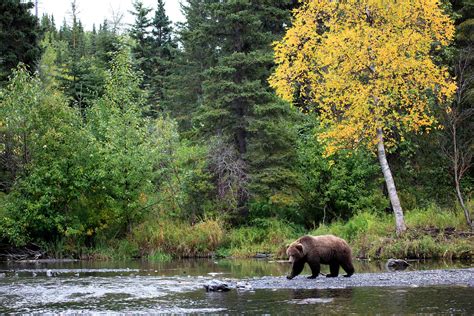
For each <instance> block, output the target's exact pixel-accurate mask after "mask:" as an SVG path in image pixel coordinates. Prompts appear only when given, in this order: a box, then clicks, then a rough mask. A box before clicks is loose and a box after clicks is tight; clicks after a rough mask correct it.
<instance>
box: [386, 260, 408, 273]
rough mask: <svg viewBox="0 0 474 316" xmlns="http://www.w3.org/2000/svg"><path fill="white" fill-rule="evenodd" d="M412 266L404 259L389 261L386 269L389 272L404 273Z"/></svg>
mask: <svg viewBox="0 0 474 316" xmlns="http://www.w3.org/2000/svg"><path fill="white" fill-rule="evenodd" d="M409 265H410V264H409V263H408V262H406V261H405V260H403V259H388V260H387V263H386V264H385V267H386V268H387V270H388V271H402V270H405V269H406V268H407V267H408V266H409Z"/></svg>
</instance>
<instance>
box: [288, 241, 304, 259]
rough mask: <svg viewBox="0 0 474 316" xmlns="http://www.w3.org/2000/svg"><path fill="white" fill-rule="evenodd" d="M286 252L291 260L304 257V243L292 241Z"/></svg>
mask: <svg viewBox="0 0 474 316" xmlns="http://www.w3.org/2000/svg"><path fill="white" fill-rule="evenodd" d="M286 254H287V255H288V260H289V261H290V262H295V261H296V260H299V259H301V258H303V257H304V253H303V245H302V244H301V243H299V242H296V241H295V242H293V243H291V244H290V245H289V246H288V248H287V249H286Z"/></svg>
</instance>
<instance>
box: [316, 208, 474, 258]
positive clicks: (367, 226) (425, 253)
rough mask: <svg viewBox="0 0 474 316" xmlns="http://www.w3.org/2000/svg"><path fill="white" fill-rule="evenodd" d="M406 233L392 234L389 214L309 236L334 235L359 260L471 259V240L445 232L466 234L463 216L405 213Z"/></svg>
mask: <svg viewBox="0 0 474 316" xmlns="http://www.w3.org/2000/svg"><path fill="white" fill-rule="evenodd" d="M405 222H406V225H407V227H408V230H407V232H406V233H405V234H403V235H402V236H399V237H398V236H397V235H396V233H395V223H394V218H393V215H392V214H373V213H367V212H364V213H359V214H357V215H355V216H354V217H352V218H351V219H350V220H349V221H347V222H345V223H343V222H334V223H332V224H330V225H322V226H320V227H318V228H317V229H315V230H313V231H311V232H310V234H312V235H323V234H334V235H336V236H339V237H342V238H344V239H346V240H347V241H348V242H349V244H350V245H351V247H352V249H353V253H354V255H355V256H357V257H361V258H375V259H377V258H447V259H453V258H472V256H473V255H474V254H473V252H474V240H473V238H472V237H471V238H467V237H463V236H460V235H459V234H456V233H454V234H451V233H449V232H445V229H448V230H454V231H455V232H459V231H467V230H468V227H467V225H466V224H465V219H464V215H463V213H462V212H461V211H459V210H455V211H454V210H447V209H442V208H440V207H437V206H434V205H431V206H429V207H427V208H423V209H414V210H411V211H407V212H406V213H405Z"/></svg>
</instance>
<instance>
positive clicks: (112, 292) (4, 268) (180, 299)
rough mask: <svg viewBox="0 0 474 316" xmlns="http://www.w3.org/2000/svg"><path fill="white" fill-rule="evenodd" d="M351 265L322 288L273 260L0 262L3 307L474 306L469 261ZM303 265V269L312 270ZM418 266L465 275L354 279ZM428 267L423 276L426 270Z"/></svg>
mask: <svg viewBox="0 0 474 316" xmlns="http://www.w3.org/2000/svg"><path fill="white" fill-rule="evenodd" d="M355 267H356V274H355V275H354V276H353V277H352V278H350V279H351V281H353V283H347V282H346V280H349V279H347V278H343V277H340V278H337V279H331V280H330V281H331V282H332V283H331V284H333V285H334V284H336V285H337V286H336V287H334V286H331V287H332V288H326V286H325V284H329V283H328V281H326V280H327V279H326V278H324V277H321V278H318V279H316V280H306V279H304V276H299V277H297V278H295V279H294V280H296V281H295V282H296V283H295V282H292V281H293V280H291V281H288V280H286V279H285V278H284V276H285V275H286V274H287V273H288V271H289V268H290V266H289V264H288V263H285V262H278V261H271V260H229V259H219V260H212V259H200V260H179V261H173V262H169V263H153V262H142V261H130V262H89V261H79V262H56V263H51V262H49V263H48V262H35V263H33V262H27V263H20V262H10V263H7V262H0V314H4V313H22V314H25V313H40V314H44V313H54V314H57V313H61V314H77V313H138V314H148V313H153V314H155V313H169V314H188V313H198V314H205V313H211V314H270V315H281V314H283V315H285V314H295V315H302V314H313V315H314V314H322V315H326V314H350V313H356V314H365V315H366V314H413V313H425V314H466V315H473V314H474V294H473V293H474V288H473V286H474V280H470V278H471V276H474V269H472V268H473V267H474V263H473V262H456V263H453V262H430V261H425V262H411V266H410V267H409V268H408V269H407V270H406V271H403V272H389V271H387V270H386V268H385V266H384V264H383V263H380V262H366V261H363V262H361V261H356V262H355ZM306 269H307V268H306ZM306 269H305V271H303V275H304V274H306V275H308V274H309V270H306ZM460 269H464V270H460ZM423 271H428V272H429V271H435V272H433V273H435V274H437V273H438V271H439V272H440V274H439V275H440V279H443V278H446V277H447V276H448V277H451V276H453V277H454V278H455V275H463V276H464V277H465V278H467V281H466V279H465V278H464V280H463V281H462V282H461V281H460V282H456V280H453V282H451V283H452V284H449V285H446V284H441V285H439V284H438V285H426V284H424V285H422V286H419V285H417V284H409V283H403V284H394V285H392V284H390V285H389V286H382V285H380V286H379V285H378V284H370V286H368V285H366V284H364V283H360V282H359V283H357V282H356V283H354V282H355V281H357V280H364V278H372V279H375V280H390V279H391V278H392V276H395V277H394V278H393V279H394V280H397V278H396V276H408V279H412V276H411V275H410V273H418V272H419V273H422V272H423ZM456 271H457V272H461V273H457V274H456V273H454V272H456ZM322 272H328V271H327V270H325V269H323V271H322ZM429 273H432V272H429ZM429 273H428V274H421V279H423V278H424V276H429V278H431V277H432V274H429ZM443 273H444V274H443ZM446 273H447V274H446ZM466 275H467V276H466ZM358 278H359V279H358ZM297 279H298V280H299V281H298V280H297ZM211 280H220V281H225V282H228V283H229V284H231V283H232V284H235V283H236V282H237V283H242V284H246V285H248V286H247V287H244V288H241V289H235V288H234V289H232V290H231V291H229V292H206V291H205V289H204V285H205V284H208V283H209V282H210V281H211ZM261 280H270V281H271V282H273V283H270V284H273V285H275V286H273V287H272V286H268V282H267V283H266V285H265V286H262V287H259V285H260V284H261V283H260V282H261ZM354 280H355V281H354ZM471 281H472V282H471ZM298 282H300V283H298ZM334 282H335V283H334ZM345 282H346V283H345ZM376 282H377V281H376ZM381 282H382V281H381ZM316 284H317V285H318V286H315V285H316ZM300 285H301V288H299V287H300ZM291 287H293V288H291Z"/></svg>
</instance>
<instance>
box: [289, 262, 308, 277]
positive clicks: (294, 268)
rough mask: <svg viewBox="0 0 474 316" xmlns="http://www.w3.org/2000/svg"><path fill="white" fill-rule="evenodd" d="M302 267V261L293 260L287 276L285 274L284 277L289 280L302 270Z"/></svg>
mask: <svg viewBox="0 0 474 316" xmlns="http://www.w3.org/2000/svg"><path fill="white" fill-rule="evenodd" d="M303 268H304V261H299V260H297V261H294V262H293V265H292V267H291V273H290V275H289V276H287V277H286V278H287V279H288V280H291V279H293V278H294V277H295V276H297V275H298V274H300V273H301V271H303Z"/></svg>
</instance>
